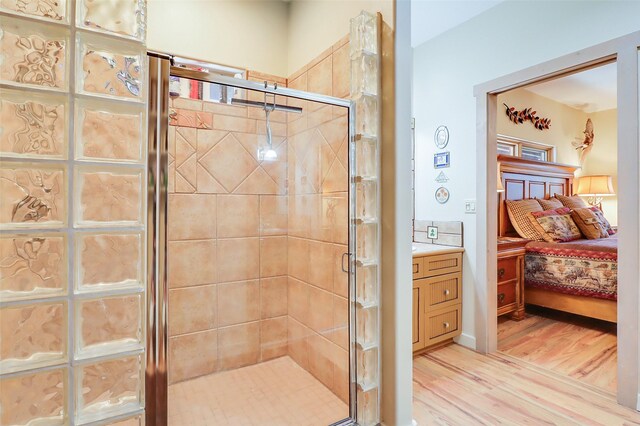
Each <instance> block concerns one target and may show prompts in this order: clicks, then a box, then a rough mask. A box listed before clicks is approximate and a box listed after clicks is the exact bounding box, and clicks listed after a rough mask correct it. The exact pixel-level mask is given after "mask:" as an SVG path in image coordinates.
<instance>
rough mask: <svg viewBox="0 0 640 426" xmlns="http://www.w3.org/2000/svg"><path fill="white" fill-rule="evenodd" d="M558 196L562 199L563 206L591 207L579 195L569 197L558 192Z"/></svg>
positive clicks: (573, 207)
mask: <svg viewBox="0 0 640 426" xmlns="http://www.w3.org/2000/svg"><path fill="white" fill-rule="evenodd" d="M556 198H557V199H558V200H560V202H561V203H562V205H563V206H565V207H569V208H570V209H585V208H587V207H589V204H587V203H585V201H584V200H583V199H582V198H580V196H579V195H572V196H571V197H567V196H565V195H560V194H556Z"/></svg>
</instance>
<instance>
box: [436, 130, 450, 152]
mask: <svg viewBox="0 0 640 426" xmlns="http://www.w3.org/2000/svg"><path fill="white" fill-rule="evenodd" d="M433 142H434V143H435V144H436V146H437V147H438V148H439V149H442V148H444V147H446V146H447V145H448V144H449V129H447V126H438V128H437V129H436V133H435V134H434V135H433Z"/></svg>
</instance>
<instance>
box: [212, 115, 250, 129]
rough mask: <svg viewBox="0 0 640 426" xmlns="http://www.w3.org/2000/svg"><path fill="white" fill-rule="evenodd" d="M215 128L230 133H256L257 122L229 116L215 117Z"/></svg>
mask: <svg viewBox="0 0 640 426" xmlns="http://www.w3.org/2000/svg"><path fill="white" fill-rule="evenodd" d="M213 128H214V129H217V130H227V131H229V132H243V133H255V132H256V120H251V119H248V118H242V117H233V116H229V115H215V116H214V117H213Z"/></svg>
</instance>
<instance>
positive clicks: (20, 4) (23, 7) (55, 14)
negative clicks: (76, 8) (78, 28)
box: [0, 0, 69, 23]
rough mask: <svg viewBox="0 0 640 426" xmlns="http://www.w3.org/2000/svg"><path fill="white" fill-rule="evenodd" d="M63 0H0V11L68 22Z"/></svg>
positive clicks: (67, 4) (65, 5)
mask: <svg viewBox="0 0 640 426" xmlns="http://www.w3.org/2000/svg"><path fill="white" fill-rule="evenodd" d="M68 6H69V3H67V2H66V1H65V0H29V1H25V0H0V11H2V12H7V13H15V14H17V15H23V16H29V17H31V18H36V19H43V20H47V21H54V22H63V23H66V22H68V19H67V17H68V16H69V13H68V11H67V7H68Z"/></svg>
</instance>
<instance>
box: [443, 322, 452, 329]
mask: <svg viewBox="0 0 640 426" xmlns="http://www.w3.org/2000/svg"><path fill="white" fill-rule="evenodd" d="M450 325H451V324H449V323H448V322H446V321H445V322H443V323H442V326H443V327H444V328H449V326H450Z"/></svg>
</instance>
